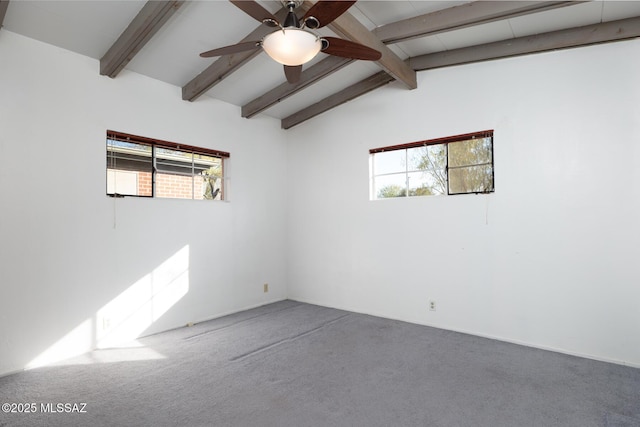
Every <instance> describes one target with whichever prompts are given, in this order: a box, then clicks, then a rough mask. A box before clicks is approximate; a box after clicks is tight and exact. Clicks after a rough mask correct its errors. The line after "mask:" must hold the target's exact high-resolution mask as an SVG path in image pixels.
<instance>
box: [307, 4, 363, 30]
mask: <svg viewBox="0 0 640 427" xmlns="http://www.w3.org/2000/svg"><path fill="white" fill-rule="evenodd" d="M354 3H355V1H323V0H320V1H318V2H317V3H316V4H314V5H313V6H311V9H309V10H308V11H307V13H305V14H304V18H303V19H302V20H303V21H304V23H305V25H306V26H307V27H308V28H311V29H312V30H313V29H316V28H321V27H324V26H325V25H327V24H330V23H331V22H332V21H333V20H334V19H336V18H337V17H338V16H340V15H342V14H343V13H345V12H346V11H347V9H349V8H350V7H351V6H353V4H354Z"/></svg>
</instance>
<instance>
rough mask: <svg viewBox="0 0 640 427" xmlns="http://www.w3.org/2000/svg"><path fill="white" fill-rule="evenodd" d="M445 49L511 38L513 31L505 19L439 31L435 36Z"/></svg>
mask: <svg viewBox="0 0 640 427" xmlns="http://www.w3.org/2000/svg"><path fill="white" fill-rule="evenodd" d="M436 37H437V38H438V39H439V40H440V41H441V42H442V44H443V45H444V46H445V48H446V50H452V49H458V48H461V47H467V46H473V45H476V44H483V43H491V42H495V41H498V40H505V39H510V38H513V31H511V26H510V25H509V23H508V22H507V21H495V22H489V23H488V24H482V25H476V26H474V27H467V28H462V29H460V30H456V31H449V32H446V33H440V34H438V35H437V36H436Z"/></svg>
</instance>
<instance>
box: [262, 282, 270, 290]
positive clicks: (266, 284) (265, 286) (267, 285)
mask: <svg viewBox="0 0 640 427" xmlns="http://www.w3.org/2000/svg"><path fill="white" fill-rule="evenodd" d="M263 291H264V292H269V284H268V283H265V284H264V286H263Z"/></svg>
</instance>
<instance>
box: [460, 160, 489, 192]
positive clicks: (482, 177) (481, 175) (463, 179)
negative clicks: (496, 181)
mask: <svg viewBox="0 0 640 427" xmlns="http://www.w3.org/2000/svg"><path fill="white" fill-rule="evenodd" d="M490 191H493V167H492V166H491V165H481V166H468V167H461V168H449V194H462V193H485V192H490Z"/></svg>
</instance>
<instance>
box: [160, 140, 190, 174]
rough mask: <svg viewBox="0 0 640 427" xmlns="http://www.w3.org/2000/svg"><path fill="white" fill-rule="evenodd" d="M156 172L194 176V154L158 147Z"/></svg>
mask: <svg viewBox="0 0 640 427" xmlns="http://www.w3.org/2000/svg"><path fill="white" fill-rule="evenodd" d="M156 170H157V171H158V172H169V173H173V174H182V175H192V174H193V153H190V152H187V151H180V150H170V149H168V148H161V147H156Z"/></svg>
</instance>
